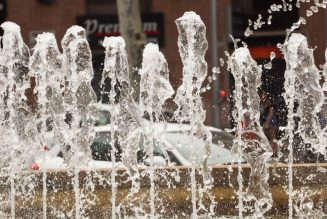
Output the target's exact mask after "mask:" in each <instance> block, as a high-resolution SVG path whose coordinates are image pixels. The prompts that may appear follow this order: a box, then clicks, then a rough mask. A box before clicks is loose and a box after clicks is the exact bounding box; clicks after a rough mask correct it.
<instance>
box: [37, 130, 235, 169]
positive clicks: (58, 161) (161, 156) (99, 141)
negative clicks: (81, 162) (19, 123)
mask: <svg viewBox="0 0 327 219" xmlns="http://www.w3.org/2000/svg"><path fill="white" fill-rule="evenodd" d="M156 128H162V125H157V127H156ZM208 129H209V130H210V132H211V133H212V146H211V155H210V157H209V160H208V164H210V165H213V164H229V163H231V162H233V159H232V153H231V150H230V149H231V147H232V144H233V139H234V137H233V136H232V135H230V134H229V133H227V132H225V131H222V130H220V129H217V128H213V127H208ZM190 130H191V127H190V126H189V125H185V124H183V125H180V124H168V125H167V129H166V134H165V137H164V138H162V139H163V141H162V142H161V145H159V143H156V144H154V148H153V153H154V165H158V166H161V165H166V164H167V160H168V162H169V163H170V164H173V165H180V166H191V164H192V149H191V148H192V147H194V152H195V153H196V156H194V158H195V160H194V161H195V163H201V161H202V159H203V156H204V144H205V142H204V141H203V140H201V139H199V138H196V137H193V138H192V137H190V136H189V135H188V134H187V133H188V132H189V131H190ZM95 131H96V135H95V139H94V141H93V143H92V145H91V151H92V158H93V160H92V161H91V162H90V163H89V165H88V166H89V167H100V168H101V167H106V168H110V167H111V162H112V157H111V150H112V141H111V126H110V125H102V126H96V127H95ZM113 142H114V141H113ZM143 142H144V141H143V140H142V139H141V140H140V145H139V148H140V149H139V151H138V152H137V156H138V161H139V163H140V165H148V164H149V163H150V161H149V158H148V157H147V156H146V153H145V152H144V151H145V145H144V143H143ZM113 145H114V146H115V148H116V153H115V161H116V163H117V164H118V165H122V164H121V154H122V148H121V147H120V145H119V143H118V142H117V141H116V142H115V143H114V144H113ZM165 149H167V150H165ZM44 153H45V155H42V156H40V157H39V158H38V159H36V160H35V162H34V163H33V164H32V166H31V168H32V169H39V168H43V167H44V168H47V169H56V168H65V166H66V164H65V163H64V161H63V159H62V158H61V157H58V156H55V154H56V153H58V147H57V146H52V147H51V148H50V149H49V151H46V152H44ZM48 155H49V156H48ZM167 156H168V158H167Z"/></svg>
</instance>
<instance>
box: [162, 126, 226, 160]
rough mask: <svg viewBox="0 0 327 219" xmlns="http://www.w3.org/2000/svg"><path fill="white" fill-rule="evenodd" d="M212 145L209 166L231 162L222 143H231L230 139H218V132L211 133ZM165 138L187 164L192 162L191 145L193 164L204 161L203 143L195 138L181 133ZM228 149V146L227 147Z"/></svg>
mask: <svg viewBox="0 0 327 219" xmlns="http://www.w3.org/2000/svg"><path fill="white" fill-rule="evenodd" d="M212 134H213V144H212V147H211V155H210V157H209V160H208V163H209V164H224V163H231V162H232V154H231V151H230V150H228V149H226V148H225V147H224V141H226V142H227V143H231V142H232V137H228V138H227V137H226V135H225V136H224V137H225V138H226V139H222V138H219V136H220V133H219V132H213V133H212ZM166 138H167V140H168V142H169V143H170V144H172V145H173V146H174V147H175V149H176V150H177V151H178V152H179V153H180V154H181V155H182V156H183V157H184V158H185V159H186V160H187V161H189V162H191V161H192V150H191V147H192V144H193V145H194V146H195V162H196V163H200V162H201V161H203V159H204V154H205V153H204V148H205V142H204V141H203V140H202V139H199V138H197V137H193V138H192V137H189V136H188V135H185V134H184V133H182V132H170V133H167V134H166ZM228 147H229V146H228Z"/></svg>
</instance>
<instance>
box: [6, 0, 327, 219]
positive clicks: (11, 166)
mask: <svg viewBox="0 0 327 219" xmlns="http://www.w3.org/2000/svg"><path fill="white" fill-rule="evenodd" d="M325 6H326V3H325V2H322V3H319V2H317V4H316V6H315V7H312V8H310V11H311V12H309V14H310V13H316V12H318V9H319V8H323V7H325ZM270 10H271V13H272V12H273V11H280V10H284V11H285V10H286V11H287V10H292V7H291V6H290V4H287V2H285V1H283V3H282V4H280V5H273V6H272V7H271V8H270ZM308 16H310V15H308ZM270 20H271V17H269V18H268V21H263V18H262V17H261V16H259V17H258V19H257V20H256V21H251V22H249V23H250V25H252V26H253V28H254V29H259V28H261V27H262V26H263V25H265V24H266V23H267V24H269V23H270V22H271V21H270ZM304 23H305V20H304V19H303V18H302V19H300V20H299V22H298V23H296V24H294V25H293V27H291V29H290V30H288V36H287V39H286V41H285V43H284V44H283V45H281V46H280V47H281V49H282V52H283V54H284V56H285V60H286V63H287V69H286V73H285V95H284V97H285V101H286V103H287V106H288V125H287V126H286V127H285V128H284V129H285V132H286V135H285V137H284V139H283V141H281V142H283V144H284V145H288V150H289V154H288V159H289V164H288V166H287V167H288V172H287V174H288V211H289V212H288V214H289V217H290V218H291V217H292V216H293V215H294V212H295V214H297V215H300V216H306V214H308V215H318V213H319V212H318V213H317V211H316V209H315V206H314V199H312V198H311V196H313V195H315V194H317V193H316V192H311V191H310V192H305V191H304V190H303V189H302V190H296V189H294V187H293V183H294V180H293V178H294V177H293V175H295V174H296V173H295V171H293V168H294V167H293V148H295V147H298V146H299V145H297V143H296V141H295V139H296V138H298V139H301V141H300V144H301V145H305V146H310V147H307V148H309V149H310V150H312V151H313V153H320V154H324V155H325V154H326V150H325V148H324V147H323V146H322V145H324V142H326V138H327V137H326V136H327V134H326V133H327V132H326V127H325V126H322V125H321V122H320V119H319V116H321V115H326V105H327V104H326V103H325V99H326V98H325V96H324V93H323V91H326V90H327V88H326V86H325V84H324V86H323V89H322V88H321V86H320V83H319V80H320V76H319V73H320V72H319V70H318V69H317V68H316V67H315V65H314V59H313V50H312V49H310V48H309V47H308V44H307V41H306V38H305V37H304V36H302V35H300V34H291V32H293V30H295V29H296V28H298V27H299V26H300V25H302V24H304ZM176 25H177V28H178V32H179V38H178V47H179V53H180V56H181V59H182V62H183V81H182V84H181V86H180V87H179V88H178V89H177V92H176V95H175V97H174V102H175V103H176V105H177V110H176V112H175V114H174V119H175V120H176V121H177V122H178V123H180V127H182V123H187V124H189V126H190V130H187V131H183V130H182V129H180V130H179V131H180V132H183V137H185V138H187V139H191V141H190V142H191V144H190V145H188V147H187V149H188V150H190V151H191V154H192V156H191V161H190V163H191V167H190V168H189V169H188V168H186V169H183V168H180V167H174V166H173V164H172V162H171V160H170V157H169V156H170V153H171V151H172V150H174V148H173V146H172V145H167V144H166V143H165V142H166V139H165V134H166V132H167V126H168V125H167V123H166V121H165V117H164V115H163V114H164V111H165V102H166V100H167V99H169V98H171V97H173V95H174V90H173V88H172V86H171V84H170V82H169V70H168V64H167V61H166V59H165V57H164V55H163V54H162V53H161V52H160V51H159V47H158V45H155V44H148V45H147V46H146V47H145V49H144V52H143V62H142V68H141V69H140V70H139V74H140V76H141V81H140V86H141V87H140V98H139V100H140V102H139V103H137V102H135V101H134V100H133V97H132V92H133V88H132V87H131V85H130V81H129V66H128V62H127V55H126V51H125V42H124V40H123V38H121V37H106V38H105V39H104V42H103V46H104V48H105V60H104V70H103V74H102V81H101V85H102V87H103V86H104V85H105V81H107V79H110V85H111V90H110V92H108V93H102V95H107V97H108V99H109V105H110V106H111V110H110V125H109V126H110V129H109V131H108V132H109V134H108V136H107V138H108V139H107V140H108V141H109V142H110V146H111V150H110V155H111V162H110V170H109V171H108V170H105V171H104V172H99V170H98V169H91V168H90V163H91V161H92V159H91V148H90V145H91V143H92V142H93V139H94V138H95V128H94V124H95V121H96V119H97V112H98V109H101V107H100V104H99V103H97V101H96V96H95V93H94V91H93V89H92V87H91V80H92V78H93V67H92V55H91V50H90V48H89V45H88V42H87V41H86V35H85V30H84V29H83V28H81V27H78V26H73V27H71V28H70V29H68V30H67V32H66V34H65V36H64V37H63V39H62V42H61V47H62V50H63V53H60V50H59V48H58V45H57V42H56V39H55V37H54V35H53V34H51V33H43V34H40V35H39V36H38V37H37V39H36V41H37V43H36V46H35V47H34V48H33V50H32V55H30V51H29V49H28V47H27V46H26V45H25V44H24V42H23V39H22V37H21V34H20V27H19V26H18V25H16V24H14V23H11V22H5V23H3V24H2V25H1V27H2V28H3V30H4V35H3V37H2V44H3V46H2V48H1V51H0V97H1V98H0V119H1V123H0V129H1V132H0V137H1V139H2V141H1V144H0V152H1V153H2V154H3V159H1V160H0V167H1V172H0V173H1V177H2V178H3V179H2V178H1V180H2V181H4V182H2V181H1V185H5V186H6V187H7V190H6V189H3V190H1V191H3V192H2V193H1V196H0V201H1V202H0V203H1V207H0V215H1V216H2V215H5V216H8V217H9V216H10V217H12V218H15V217H19V216H18V214H19V215H22V214H23V213H22V212H24V210H25V211H30V212H33V209H37V208H38V207H39V206H37V205H40V204H38V203H39V202H40V201H39V200H37V198H35V199H33V197H35V196H38V197H39V198H38V199H40V200H41V205H40V206H41V207H39V208H41V209H42V210H40V209H38V210H35V212H42V213H41V214H38V215H37V213H35V215H33V216H35V217H42V218H47V217H50V216H49V215H51V216H52V215H54V216H55V217H57V218H71V217H75V218H88V217H89V218H92V217H93V216H94V215H95V216H96V217H99V218H103V217H108V215H111V218H116V217H119V218H127V217H131V216H132V217H133V216H134V217H150V218H157V217H160V216H165V217H166V215H165V213H166V211H167V210H169V208H170V206H169V205H168V204H167V203H165V200H164V198H163V197H164V195H163V194H164V193H165V192H168V193H169V192H170V190H169V189H172V190H173V191H174V192H175V191H176V194H174V195H176V197H178V196H177V195H178V194H179V195H181V194H182V193H185V194H188V192H189V191H188V189H189V190H191V191H190V196H187V195H184V194H182V196H183V195H184V196H183V197H186V198H184V199H181V200H178V203H179V204H181V203H183V202H188V201H189V202H190V205H191V206H189V207H188V208H189V209H186V210H185V209H183V210H180V209H178V207H177V208H176V207H175V208H176V209H174V211H175V212H174V213H175V214H174V215H173V216H174V217H180V216H188V215H190V214H192V217H193V218H197V217H198V216H208V217H216V216H217V213H216V212H217V208H218V207H217V206H221V205H219V204H220V203H219V201H217V200H216V198H217V197H216V195H217V190H218V191H219V192H220V191H221V190H219V189H221V188H218V189H217V187H215V186H217V185H218V184H219V181H221V179H219V177H220V175H218V177H217V178H214V177H213V176H214V175H213V171H217V170H220V169H219V168H221V169H222V170H223V171H225V169H223V168H226V167H219V168H217V167H215V168H214V169H212V168H211V167H210V166H209V165H208V160H209V157H210V156H211V150H212V147H213V146H214V145H213V144H212V134H211V132H210V130H209V128H208V127H206V126H205V125H204V121H205V113H206V111H205V110H204V109H203V104H202V99H201V96H200V95H201V93H203V83H204V82H205V81H206V79H207V81H208V82H209V88H208V89H210V83H211V82H212V80H214V78H213V77H216V76H217V74H218V73H220V69H219V68H214V69H213V72H214V73H215V75H216V76H213V77H208V75H207V73H208V69H207V63H206V61H205V58H204V56H205V53H206V50H207V47H208V43H207V40H206V36H205V34H206V27H205V25H204V23H203V22H202V20H201V18H200V17H199V16H198V15H197V14H195V13H194V12H186V13H185V14H184V15H183V16H182V17H181V18H179V19H177V20H176ZM248 31H249V33H250V32H251V31H253V30H252V29H249V30H248ZM236 41H237V40H235V42H236ZM235 46H236V48H235V51H234V52H233V53H232V55H230V56H229V55H228V61H227V62H226V63H227V65H228V68H229V69H230V71H231V73H232V74H233V76H234V79H235V88H236V89H235V93H234V97H235V106H236V107H235V110H234V111H233V116H234V120H235V121H236V124H237V127H236V133H237V136H236V139H235V140H234V144H233V147H232V151H233V153H234V154H235V155H237V156H236V157H237V160H238V167H237V168H238V175H237V182H238V188H237V189H236V190H237V191H236V193H237V195H238V203H237V204H238V212H239V216H240V217H242V216H243V214H251V215H252V216H253V217H263V216H264V215H266V214H267V213H268V212H269V211H270V210H271V209H272V208H273V198H272V197H273V196H272V187H271V188H269V184H268V180H269V179H270V175H269V171H268V170H269V164H268V160H269V159H270V156H271V155H272V148H271V146H270V144H269V141H268V140H267V138H266V137H265V134H264V132H263V128H262V127H261V125H260V120H259V118H260V98H259V96H258V93H257V89H258V87H259V86H260V84H261V72H262V66H258V65H257V63H256V62H255V61H254V60H253V59H252V57H251V55H250V52H249V50H248V49H247V48H245V47H242V48H237V45H235ZM274 58H275V54H271V60H273V59H274ZM326 59H327V51H326ZM220 63H221V64H220V65H221V67H223V66H224V64H225V61H224V60H223V59H221V60H220ZM322 74H323V75H324V76H325V77H326V76H327V65H326V64H325V66H324V69H323V70H322ZM205 90H206V89H205ZM295 103H296V104H297V105H298V106H295ZM146 118H147V119H146ZM198 139H200V140H202V141H201V142H202V143H199V144H200V145H199V146H200V148H201V149H202V150H203V152H204V153H203V157H201V158H200V159H196V156H197V153H198V151H196V150H197V148H198V147H196V146H198V145H195V144H197V143H198V142H200V141H198ZM140 145H143V148H141V146H140ZM48 147H50V149H51V151H49V152H45V151H46V150H48V149H47V148H48ZM158 148H159V149H160V151H162V153H163V154H164V161H163V164H161V165H166V164H167V167H161V166H160V167H158V168H157V166H156V164H155V163H156V162H157V160H156V159H157V157H156V154H155V152H156V150H158ZM120 150H121V155H120ZM142 150H144V154H145V155H144V156H145V159H144V160H145V164H140V163H139V162H138V154H139V152H143V151H142ZM59 152H61V153H62V157H63V160H62V161H61V162H62V163H60V164H61V166H60V167H64V168H61V169H60V171H58V169H56V170H55V172H53V171H51V170H49V169H48V168H47V167H46V163H47V162H48V157H49V156H52V158H58V157H57V154H58V153H59ZM40 154H41V155H40ZM120 156H121V157H120ZM243 158H245V160H246V161H247V163H248V164H249V166H250V173H249V177H248V184H246V181H247V179H246V178H244V177H243V175H244V172H243V170H244V169H245V168H246V166H244V165H243V164H242V162H243ZM35 159H38V162H39V163H38V164H35V163H34V161H35ZM198 160H200V162H197V161H198ZM18 161H19V163H18ZM31 164H32V165H31ZM38 165H39V166H38ZM146 165H148V166H146ZM31 167H32V168H33V169H34V170H35V169H40V170H41V172H40V175H39V176H41V177H39V176H38V175H37V174H38V171H35V172H31V171H30V170H28V169H29V168H31ZM243 167H244V169H243ZM322 169H323V168H322ZM226 170H227V169H226ZM56 171H58V172H56ZM223 171H221V172H219V171H218V172H219V173H221V174H225V172H224V173H222V172H223ZM324 171H325V170H321V171H320V172H321V173H323V172H324ZM107 172H108V173H107ZM109 172H110V173H109ZM179 172H181V173H182V174H181V175H179ZM54 174H57V175H55V176H54ZM183 174H184V175H186V177H185V176H184V175H183ZM312 176H315V177H316V176H318V175H317V174H316V175H315V174H312ZM183 177H184V178H183ZM40 179H41V180H40ZM67 179H69V180H67ZM70 179H71V181H70ZM294 179H296V178H294ZM308 179H311V181H312V178H310V177H308ZM68 181H69V182H68ZM174 184H175V185H174ZM181 184H182V186H180V185H181ZM176 185H179V186H180V187H177V186H176ZM223 185H224V186H223V187H222V188H224V189H225V188H226V187H227V184H223ZM64 188H66V190H67V191H64ZM109 188H110V189H109ZM176 188H177V189H176ZM180 188H184V189H185V191H183V192H180V191H178V189H180ZM269 189H271V190H269ZM70 190H71V191H70ZM107 190H108V191H110V192H109V193H110V195H108V191H107ZM40 191H41V192H40ZM69 191H70V192H69ZM219 192H218V193H219ZM38 193H40V194H38ZM71 194H72V195H71ZM56 196H60V197H63V196H64V198H63V199H62V201H61V204H62V206H60V207H58V206H57V205H56V206H55V204H54V203H55V197H56ZM217 196H221V197H223V194H222V193H219V194H218V195H217ZM169 198H170V199H173V198H175V197H173V198H171V197H169ZM188 198H190V200H188ZM300 199H305V200H300ZM4 200H7V201H8V202H9V207H7V208H6V207H5V204H3V203H4ZM223 201H224V200H222V201H221V202H222V203H223ZM29 202H30V203H31V204H30V205H29ZM31 205H32V207H30V206H31ZM33 205H35V206H33ZM181 206H182V205H181ZM8 209H9V211H10V212H9V213H8ZM21 209H23V210H21ZM94 209H96V210H94ZM103 209H105V210H103ZM293 209H294V212H293ZM179 211H181V212H179ZM90 212H91V213H90ZM92 212H95V213H94V215H92ZM100 212H101V213H100ZM102 212H104V213H102ZM185 212H188V213H185ZM226 213H227V212H226ZM33 214H34V212H33ZM102 214H103V215H102Z"/></svg>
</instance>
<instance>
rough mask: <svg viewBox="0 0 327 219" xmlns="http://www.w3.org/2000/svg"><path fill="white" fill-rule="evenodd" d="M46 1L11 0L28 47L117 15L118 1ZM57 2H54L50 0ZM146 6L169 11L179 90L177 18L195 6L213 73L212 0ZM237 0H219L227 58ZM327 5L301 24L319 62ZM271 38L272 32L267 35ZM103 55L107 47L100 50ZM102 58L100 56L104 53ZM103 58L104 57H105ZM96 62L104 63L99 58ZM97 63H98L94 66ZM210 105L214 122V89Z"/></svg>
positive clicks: (223, 80)
mask: <svg viewBox="0 0 327 219" xmlns="http://www.w3.org/2000/svg"><path fill="white" fill-rule="evenodd" d="M45 2H47V1H42V0H28V1H26V0H7V18H6V20H8V21H13V22H16V23H17V24H18V25H20V26H21V29H22V35H23V38H24V40H25V42H26V43H27V44H28V45H29V46H33V39H34V37H35V36H36V34H37V33H39V32H44V31H50V32H54V33H55V35H56V38H57V40H58V44H59V45H60V41H61V39H62V37H63V35H64V34H65V32H66V30H67V28H69V27H70V26H72V25H75V24H77V17H78V16H83V15H95V16H97V15H113V14H116V4H115V0H53V1H50V0H49V3H50V4H47V3H45ZM51 2H53V3H51ZM140 2H141V11H142V12H144V13H155V12H160V13H162V14H163V15H164V37H163V39H164V46H162V47H161V51H162V52H163V53H164V55H165V57H166V59H167V61H168V65H169V69H170V80H171V83H172V84H173V87H174V88H175V89H177V88H178V86H179V85H180V83H181V75H182V62H181V60H180V57H179V53H178V47H177V36H178V34H177V28H176V25H175V22H174V21H175V19H177V18H178V17H180V16H182V15H183V13H184V12H185V11H195V12H196V13H197V14H199V15H200V16H201V18H202V20H203V21H204V23H205V24H206V26H207V39H208V43H209V49H208V52H207V55H206V60H207V62H208V70H209V72H211V69H212V65H211V57H210V54H211V49H212V48H211V47H210V45H212V39H211V34H210V33H211V22H210V13H211V12H210V9H211V8H210V0H140ZM306 10H307V8H305V7H302V8H301V9H300V11H299V16H304V17H305V13H306ZM231 11H232V0H217V12H218V13H217V21H218V25H217V26H218V27H217V29H218V48H217V50H218V56H219V57H225V56H224V51H226V50H229V48H230V38H229V37H228V35H229V34H230V33H231V31H232V21H231V20H232V13H231ZM326 27H327V10H325V11H323V10H320V11H319V12H318V14H315V15H314V16H312V17H310V18H309V19H307V25H306V26H304V27H302V28H301V32H303V33H304V34H305V35H306V36H307V37H308V39H309V45H310V46H311V47H315V46H316V47H317V49H316V50H315V55H316V63H317V65H320V64H323V63H324V62H325V58H324V51H325V48H326V46H327V32H326V29H327V28H326ZM268 37H269V36H268ZM95 53H97V54H98V53H100V54H103V51H101V50H100V51H95ZM100 57H101V56H100ZM100 62H101V61H100ZM95 63H97V64H96V65H100V64H99V62H95ZM95 67H97V66H95ZM218 81H219V86H220V88H222V89H224V90H226V91H227V94H229V91H230V83H231V82H230V81H231V80H230V74H229V73H228V72H226V71H223V72H222V73H221V74H220V76H219V79H218ZM204 99H205V101H204V103H205V108H206V109H207V110H208V113H207V123H208V124H213V123H212V115H213V110H212V107H211V106H212V102H211V99H212V95H211V92H210V91H207V92H206V93H205V94H204ZM219 111H220V112H221V119H220V127H228V126H229V125H230V119H229V116H230V114H231V112H230V105H229V101H222V102H221V103H220V104H219Z"/></svg>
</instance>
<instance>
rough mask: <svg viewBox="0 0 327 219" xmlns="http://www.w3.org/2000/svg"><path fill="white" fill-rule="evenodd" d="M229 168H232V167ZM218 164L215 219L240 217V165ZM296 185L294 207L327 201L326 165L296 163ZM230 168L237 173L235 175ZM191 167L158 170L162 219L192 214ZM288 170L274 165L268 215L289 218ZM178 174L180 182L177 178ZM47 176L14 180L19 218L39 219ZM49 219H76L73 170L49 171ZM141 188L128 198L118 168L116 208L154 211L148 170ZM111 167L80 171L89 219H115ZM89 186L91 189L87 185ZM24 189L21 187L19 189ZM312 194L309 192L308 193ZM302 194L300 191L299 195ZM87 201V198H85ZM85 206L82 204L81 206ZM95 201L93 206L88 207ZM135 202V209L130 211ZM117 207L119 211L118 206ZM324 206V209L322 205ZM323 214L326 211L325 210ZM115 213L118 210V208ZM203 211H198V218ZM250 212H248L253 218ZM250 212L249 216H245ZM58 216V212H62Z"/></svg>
mask: <svg viewBox="0 0 327 219" xmlns="http://www.w3.org/2000/svg"><path fill="white" fill-rule="evenodd" d="M230 167H231V168H230ZM230 167H229V166H227V165H217V166H214V167H213V169H212V177H213V179H214V182H213V188H212V189H211V190H210V193H211V194H212V195H213V196H214V198H215V201H216V202H217V205H216V206H215V215H217V216H219V215H238V209H237V205H238V198H237V195H236V193H235V191H237V189H238V188H237V185H238V184H237V174H238V172H237V168H238V167H237V165H231V166H230ZM293 168H294V169H293V170H294V171H293V174H294V175H293V185H294V189H296V190H298V191H301V195H300V196H299V197H297V195H296V194H293V197H294V203H295V205H296V204H297V201H296V200H297V198H299V201H301V200H304V201H305V199H306V197H305V196H303V194H304V195H305V194H307V193H308V194H307V198H311V200H312V201H313V203H314V205H317V206H318V205H319V204H320V203H326V202H327V190H326V189H325V188H326V185H327V174H326V172H324V171H325V170H326V168H327V164H293ZM242 169H243V171H242V174H243V179H244V182H243V185H244V186H245V187H246V186H247V185H248V179H249V174H250V167H249V165H247V164H243V165H242ZM231 170H233V171H232V172H231ZM190 171H191V169H189V168H185V167H177V168H176V167H173V168H170V167H164V168H156V169H155V175H156V176H157V178H156V180H155V188H156V189H155V192H156V195H155V197H156V199H155V202H156V212H157V213H158V214H160V215H163V216H164V217H173V216H178V217H183V216H187V215H191V214H192V202H191V191H190V188H189V186H188V185H190V180H191V179H190ZM287 171H288V165H287V164H281V163H278V164H270V166H269V172H270V178H269V181H268V182H269V187H270V191H271V193H272V198H273V200H274V204H273V207H272V209H271V210H270V211H269V212H268V215H270V214H271V215H276V214H278V215H287V213H288V195H287V185H288V181H287V179H286V177H285V176H286V175H287ZM176 172H178V175H179V180H176V178H175V177H173V175H174V174H175V173H176ZM43 174H44V173H43V172H40V171H26V172H24V173H22V175H21V177H20V178H17V179H16V181H15V184H16V187H17V186H18V187H17V188H16V196H15V205H16V208H15V209H16V216H17V217H27V215H28V217H35V216H36V215H40V217H41V215H42V214H43V209H42V204H43V201H44V199H43V198H42V194H43V190H44V188H43V183H42V182H43V180H42V178H43ZM46 174H47V179H46V182H47V185H46V190H47V195H46V197H47V198H46V204H47V206H48V207H47V213H46V214H47V217H48V218H58V211H59V212H61V214H62V215H66V216H67V217H73V215H74V206H75V194H74V186H73V178H74V174H73V171H69V170H68V171H63V170H60V171H56V170H49V171H48V172H47V173H46ZM140 175H141V176H140V189H139V191H138V192H137V193H136V194H135V195H134V196H132V197H127V195H128V193H129V192H130V189H131V186H132V184H131V182H130V181H128V174H127V172H126V170H125V169H119V170H117V172H116V184H117V194H116V208H117V209H118V208H120V213H121V214H123V215H124V216H127V215H129V216H135V215H138V214H139V215H142V214H143V213H144V212H141V211H140V212H137V210H136V207H137V206H140V209H141V206H142V209H143V211H145V212H146V213H149V211H150V205H149V203H150V195H149V192H150V180H149V177H148V174H147V170H146V169H142V170H141V171H140ZM24 176H25V177H27V176H28V177H29V178H32V179H33V180H34V183H33V185H35V187H34V188H33V189H34V193H33V194H30V195H28V196H27V195H26V194H25V193H24V189H25V190H26V189H27V187H28V186H29V184H24V183H23V182H24V181H23V180H24ZM110 177H111V169H96V170H81V171H80V172H79V189H80V192H81V197H82V201H81V202H82V204H81V206H82V207H81V215H83V216H85V217H89V218H104V217H106V216H109V215H111V209H112V206H111V191H112V189H111V185H110V183H108V182H110ZM201 178H202V176H201V174H200V173H198V172H197V175H196V179H197V184H202V179H201ZM5 180H6V177H2V178H1V182H2V184H1V196H2V197H3V198H2V203H4V204H5V203H6V201H5V200H6V199H7V200H8V198H9V194H10V186H9V185H8V184H4V183H3V182H4V181H5ZM90 182H92V183H93V186H91V187H89V186H88V185H90ZM20 184H21V185H22V186H19V185H20ZM310 193H311V194H310ZM299 194H300V193H299ZM83 197H88V199H89V200H92V203H91V201H90V202H88V204H87V201H85V202H84V201H83ZM85 200H87V199H85ZM203 200H204V201H203V207H204V208H205V209H208V208H209V199H208V198H207V197H204V199H203ZM83 203H84V204H83ZM90 203H91V204H90ZM131 204H133V207H131ZM7 205H8V208H7V211H5V212H4V214H5V213H8V215H9V213H10V205H9V201H8V202H7ZM118 205H119V207H117V206H118ZM322 207H323V205H322ZM322 210H324V209H322ZM116 211H117V210H116ZM204 213H205V211H202V210H199V214H204ZM250 213H251V212H249V214H250ZM245 214H246V212H245ZM59 215H60V214H59Z"/></svg>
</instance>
